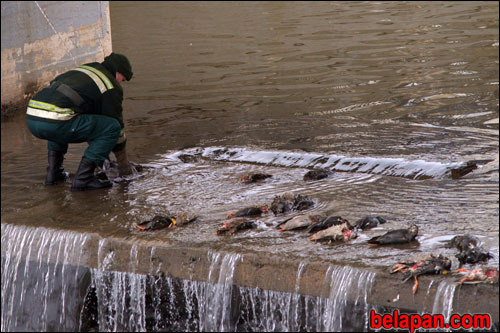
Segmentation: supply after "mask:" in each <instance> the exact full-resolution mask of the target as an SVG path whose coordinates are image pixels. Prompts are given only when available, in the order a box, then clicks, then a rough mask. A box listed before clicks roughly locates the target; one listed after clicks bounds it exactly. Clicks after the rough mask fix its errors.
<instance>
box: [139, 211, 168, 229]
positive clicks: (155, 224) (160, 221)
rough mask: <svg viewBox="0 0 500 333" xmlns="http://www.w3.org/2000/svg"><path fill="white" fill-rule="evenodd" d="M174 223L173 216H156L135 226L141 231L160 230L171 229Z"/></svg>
mask: <svg viewBox="0 0 500 333" xmlns="http://www.w3.org/2000/svg"><path fill="white" fill-rule="evenodd" d="M176 222H177V221H176V220H175V218H174V217H173V216H162V215H156V216H155V217H153V219H151V220H148V221H144V222H142V223H139V224H137V225H136V227H137V228H138V229H139V230H141V231H149V230H161V229H164V228H170V227H172V226H173V225H175V223H176Z"/></svg>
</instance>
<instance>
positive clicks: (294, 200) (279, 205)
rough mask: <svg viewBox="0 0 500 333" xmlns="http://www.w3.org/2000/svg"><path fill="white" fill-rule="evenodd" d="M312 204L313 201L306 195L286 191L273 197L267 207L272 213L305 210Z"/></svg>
mask: <svg viewBox="0 0 500 333" xmlns="http://www.w3.org/2000/svg"><path fill="white" fill-rule="evenodd" d="M313 206H314V201H313V200H312V199H311V198H309V197H308V196H306V195H301V194H295V195H294V194H293V193H291V192H286V193H284V194H282V195H280V196H279V195H277V196H275V197H274V199H273V201H272V202H271V205H270V207H269V209H270V210H271V211H272V212H273V213H274V215H280V214H286V213H289V212H291V211H295V210H299V211H301V210H306V209H309V208H312V207H313Z"/></svg>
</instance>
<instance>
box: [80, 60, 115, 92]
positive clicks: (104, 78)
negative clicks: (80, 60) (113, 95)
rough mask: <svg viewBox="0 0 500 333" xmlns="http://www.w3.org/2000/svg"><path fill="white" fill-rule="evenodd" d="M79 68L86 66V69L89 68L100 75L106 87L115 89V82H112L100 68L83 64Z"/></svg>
mask: <svg viewBox="0 0 500 333" xmlns="http://www.w3.org/2000/svg"><path fill="white" fill-rule="evenodd" d="M79 68H84V69H88V70H89V71H91V72H93V73H94V74H96V75H98V76H99V77H100V78H101V80H102V82H104V84H105V85H106V87H107V88H108V90H109V89H113V88H114V87H113V84H112V83H111V81H110V80H109V79H108V77H107V76H106V75H105V74H104V73H103V72H101V71H100V70H98V69H95V68H94V67H90V66H85V65H82V66H80V67H79Z"/></svg>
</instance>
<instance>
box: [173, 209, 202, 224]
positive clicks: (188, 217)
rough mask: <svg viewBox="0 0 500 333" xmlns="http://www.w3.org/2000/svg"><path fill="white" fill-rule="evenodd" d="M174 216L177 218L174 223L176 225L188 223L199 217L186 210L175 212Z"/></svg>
mask: <svg viewBox="0 0 500 333" xmlns="http://www.w3.org/2000/svg"><path fill="white" fill-rule="evenodd" d="M174 218H175V223H174V225H175V226H182V225H186V224H189V223H192V222H194V221H196V220H197V219H198V217H197V216H196V215H194V214H193V213H191V212H185V211H183V212H179V213H177V214H175V215H174Z"/></svg>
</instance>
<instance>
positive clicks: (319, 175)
mask: <svg viewBox="0 0 500 333" xmlns="http://www.w3.org/2000/svg"><path fill="white" fill-rule="evenodd" d="M331 174H333V172H332V171H330V170H326V169H314V170H310V171H308V172H307V173H306V174H305V175H304V180H305V181H311V180H320V179H324V178H327V177H328V176H330V175H331Z"/></svg>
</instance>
